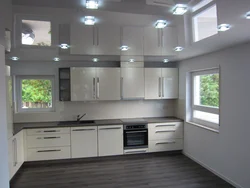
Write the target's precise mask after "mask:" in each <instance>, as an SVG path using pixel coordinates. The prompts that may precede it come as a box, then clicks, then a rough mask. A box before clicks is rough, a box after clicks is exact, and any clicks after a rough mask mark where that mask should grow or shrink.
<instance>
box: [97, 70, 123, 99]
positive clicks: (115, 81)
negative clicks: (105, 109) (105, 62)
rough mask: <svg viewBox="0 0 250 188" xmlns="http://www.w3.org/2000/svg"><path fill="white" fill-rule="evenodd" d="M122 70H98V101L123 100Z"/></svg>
mask: <svg viewBox="0 0 250 188" xmlns="http://www.w3.org/2000/svg"><path fill="white" fill-rule="evenodd" d="M120 77H121V69H120V68H97V69H96V99H97V100H120V99H121V92H120V91H121V84H120V83H121V82H120Z"/></svg>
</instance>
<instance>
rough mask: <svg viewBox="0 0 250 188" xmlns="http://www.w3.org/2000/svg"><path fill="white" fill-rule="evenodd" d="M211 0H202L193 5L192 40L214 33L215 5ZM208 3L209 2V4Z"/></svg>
mask: <svg viewBox="0 0 250 188" xmlns="http://www.w3.org/2000/svg"><path fill="white" fill-rule="evenodd" d="M213 2H214V1H213V0H203V1H201V2H200V3H199V4H197V5H195V6H194V7H193V9H192V10H193V13H192V22H193V41H194V42H198V41H200V40H202V39H205V38H208V37H210V36H213V35H216V34H217V33H218V30H217V26H218V23H217V21H218V20H217V7H216V4H215V3H213ZM208 4H211V6H209V5H208Z"/></svg>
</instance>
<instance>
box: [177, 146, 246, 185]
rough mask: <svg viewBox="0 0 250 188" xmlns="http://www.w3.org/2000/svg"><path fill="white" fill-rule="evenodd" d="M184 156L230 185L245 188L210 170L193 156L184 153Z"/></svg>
mask: <svg viewBox="0 0 250 188" xmlns="http://www.w3.org/2000/svg"><path fill="white" fill-rule="evenodd" d="M182 153H183V155H185V156H187V157H188V158H190V159H192V160H193V161H195V162H196V163H198V164H200V165H201V166H203V167H204V168H206V169H207V170H209V171H210V172H212V173H214V174H215V175H216V176H219V177H220V178H221V179H223V180H225V181H226V182H228V183H230V184H231V185H233V186H235V187H236V188H243V187H242V186H241V185H239V184H237V183H235V182H234V181H232V180H230V179H229V178H227V177H225V176H224V175H222V174H221V173H218V172H216V170H214V169H212V168H210V167H209V166H207V165H206V164H204V163H203V162H201V161H199V160H197V159H196V158H195V157H193V156H192V155H190V154H189V153H187V152H184V151H183V152H182Z"/></svg>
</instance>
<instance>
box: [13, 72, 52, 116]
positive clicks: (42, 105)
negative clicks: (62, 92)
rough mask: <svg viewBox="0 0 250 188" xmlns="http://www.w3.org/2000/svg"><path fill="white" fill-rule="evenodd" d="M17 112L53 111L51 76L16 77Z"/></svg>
mask: <svg viewBox="0 0 250 188" xmlns="http://www.w3.org/2000/svg"><path fill="white" fill-rule="evenodd" d="M17 96H18V97H17V99H18V112H27V111H28V112H30V111H34V112H36V111H53V110H54V78H53V76H20V77H17Z"/></svg>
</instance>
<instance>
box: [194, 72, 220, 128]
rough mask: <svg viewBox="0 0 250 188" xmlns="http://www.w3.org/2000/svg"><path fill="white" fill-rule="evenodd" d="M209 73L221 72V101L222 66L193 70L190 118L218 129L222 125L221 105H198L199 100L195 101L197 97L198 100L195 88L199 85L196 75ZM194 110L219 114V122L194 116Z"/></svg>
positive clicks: (205, 125) (196, 122) (197, 122)
mask: <svg viewBox="0 0 250 188" xmlns="http://www.w3.org/2000/svg"><path fill="white" fill-rule="evenodd" d="M208 74H219V101H220V68H212V69H206V70H199V71H194V72H191V83H190V86H191V89H190V91H191V113H190V115H191V117H190V120H191V121H192V122H193V123H195V124H199V125H202V126H204V127H207V128H212V129H215V130H218V129H219V126H220V105H219V107H218V108H217V107H212V106H211V107H210V106H204V105H198V104H197V102H195V99H196V100H197V97H195V94H196V92H195V89H198V88H197V85H196V84H195V76H202V75H208ZM195 86H196V88H195ZM198 87H199V85H198ZM219 103H220V102H219ZM194 111H201V112H206V113H211V114H216V115H218V116H219V123H218V124H217V123H213V122H210V121H206V120H203V119H198V118H194Z"/></svg>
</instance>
